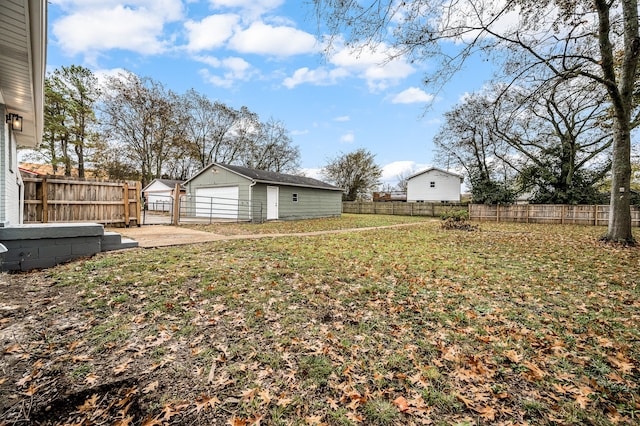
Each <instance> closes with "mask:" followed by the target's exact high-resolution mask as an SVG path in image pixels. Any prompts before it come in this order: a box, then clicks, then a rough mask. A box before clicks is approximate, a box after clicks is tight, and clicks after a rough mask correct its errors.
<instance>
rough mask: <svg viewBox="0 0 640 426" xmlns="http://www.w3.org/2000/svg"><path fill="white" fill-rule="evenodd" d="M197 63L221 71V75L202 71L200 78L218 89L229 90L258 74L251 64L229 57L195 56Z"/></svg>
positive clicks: (205, 70)
mask: <svg viewBox="0 0 640 426" xmlns="http://www.w3.org/2000/svg"><path fill="white" fill-rule="evenodd" d="M195 59H196V60H197V61H200V62H202V63H204V64H207V65H209V66H211V67H212V68H218V69H221V70H223V73H222V75H218V74H213V73H211V71H210V70H207V69H202V70H200V71H199V74H200V76H201V77H202V78H203V79H204V80H205V81H206V82H208V83H210V84H213V85H214V86H218V87H225V88H230V87H232V86H233V84H234V83H235V82H237V81H247V80H249V79H250V78H251V77H252V76H254V75H256V74H257V73H258V71H257V70H254V69H253V67H252V66H251V64H250V63H249V62H247V61H245V60H244V59H242V58H238V57H229V58H224V59H218V58H216V57H213V56H197V57H195Z"/></svg>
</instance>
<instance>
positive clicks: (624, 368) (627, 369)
mask: <svg viewBox="0 0 640 426" xmlns="http://www.w3.org/2000/svg"><path fill="white" fill-rule="evenodd" d="M608 359H609V362H610V363H611V364H612V365H613V366H614V367H615V368H616V369H618V370H620V371H621V372H622V374H628V373H631V372H632V371H633V369H634V368H635V367H634V365H633V363H632V362H631V361H630V360H628V359H626V358H625V357H624V356H623V355H621V354H618V355H617V356H616V357H615V358H614V357H612V356H610V357H608Z"/></svg>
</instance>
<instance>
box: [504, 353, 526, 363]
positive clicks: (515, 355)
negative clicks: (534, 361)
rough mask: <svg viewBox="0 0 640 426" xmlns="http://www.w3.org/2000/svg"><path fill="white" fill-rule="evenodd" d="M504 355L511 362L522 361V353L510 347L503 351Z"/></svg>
mask: <svg viewBox="0 0 640 426" xmlns="http://www.w3.org/2000/svg"><path fill="white" fill-rule="evenodd" d="M504 356H506V357H507V359H508V360H509V361H511V362H513V363H514V364H518V363H519V362H520V361H522V355H520V354H518V353H517V352H516V351H514V350H513V349H510V350H508V351H505V352H504Z"/></svg>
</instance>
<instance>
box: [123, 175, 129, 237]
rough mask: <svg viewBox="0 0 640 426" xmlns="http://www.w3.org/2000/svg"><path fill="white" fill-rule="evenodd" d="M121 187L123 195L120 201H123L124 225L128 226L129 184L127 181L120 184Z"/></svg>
mask: <svg viewBox="0 0 640 426" xmlns="http://www.w3.org/2000/svg"><path fill="white" fill-rule="evenodd" d="M122 189H123V190H124V196H123V197H122V201H123V202H124V226H126V227H127V228H128V227H129V219H130V213H129V184H128V183H127V182H125V183H123V184H122Z"/></svg>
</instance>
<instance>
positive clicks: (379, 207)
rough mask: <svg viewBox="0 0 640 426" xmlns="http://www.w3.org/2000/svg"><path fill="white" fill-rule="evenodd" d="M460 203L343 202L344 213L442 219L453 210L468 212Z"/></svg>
mask: <svg viewBox="0 0 640 426" xmlns="http://www.w3.org/2000/svg"><path fill="white" fill-rule="evenodd" d="M466 209H467V205H466V204H460V203H412V202H410V203H405V202H384V203H382V202H374V201H343V202H342V213H355V214H390V215H398V216H428V217H440V216H441V215H443V214H445V213H447V212H450V211H451V210H466Z"/></svg>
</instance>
